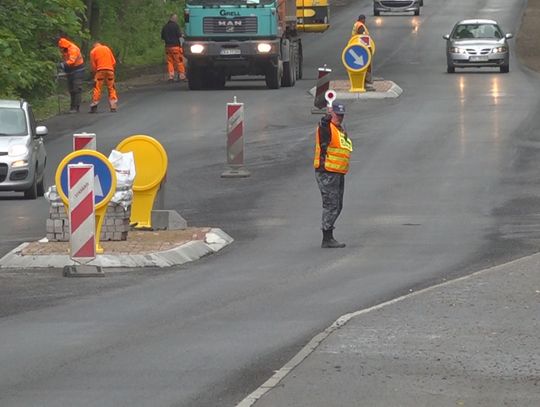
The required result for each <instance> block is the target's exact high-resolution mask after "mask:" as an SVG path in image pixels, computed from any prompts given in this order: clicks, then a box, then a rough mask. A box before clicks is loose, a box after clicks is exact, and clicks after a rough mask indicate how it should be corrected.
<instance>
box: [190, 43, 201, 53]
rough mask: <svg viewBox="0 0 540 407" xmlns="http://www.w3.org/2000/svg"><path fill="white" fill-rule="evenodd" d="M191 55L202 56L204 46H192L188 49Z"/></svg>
mask: <svg viewBox="0 0 540 407" xmlns="http://www.w3.org/2000/svg"><path fill="white" fill-rule="evenodd" d="M190 50H191V53H192V54H202V53H203V51H204V45H202V44H193V45H192V46H191V48H190Z"/></svg>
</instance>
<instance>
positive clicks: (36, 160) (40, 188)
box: [0, 100, 48, 199]
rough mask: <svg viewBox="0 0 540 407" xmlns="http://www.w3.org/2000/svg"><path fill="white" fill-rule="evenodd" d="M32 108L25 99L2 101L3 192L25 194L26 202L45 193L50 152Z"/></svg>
mask: <svg viewBox="0 0 540 407" xmlns="http://www.w3.org/2000/svg"><path fill="white" fill-rule="evenodd" d="M47 132H48V131H47V127H45V126H36V123H35V119H34V114H33V112H32V108H31V107H30V105H29V104H28V102H26V101H24V100H0V191H20V192H24V197H25V198H26V199H36V198H37V197H38V196H43V194H44V193H45V185H44V182H45V175H44V174H45V165H46V163H47V153H46V151H45V146H44V145H43V136H45V135H47Z"/></svg>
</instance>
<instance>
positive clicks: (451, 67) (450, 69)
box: [446, 65, 456, 73]
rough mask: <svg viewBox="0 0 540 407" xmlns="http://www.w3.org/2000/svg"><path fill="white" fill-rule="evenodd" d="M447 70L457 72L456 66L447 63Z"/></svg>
mask: <svg viewBox="0 0 540 407" xmlns="http://www.w3.org/2000/svg"><path fill="white" fill-rule="evenodd" d="M446 72H447V73H455V72H456V68H454V67H453V66H452V65H447V66H446Z"/></svg>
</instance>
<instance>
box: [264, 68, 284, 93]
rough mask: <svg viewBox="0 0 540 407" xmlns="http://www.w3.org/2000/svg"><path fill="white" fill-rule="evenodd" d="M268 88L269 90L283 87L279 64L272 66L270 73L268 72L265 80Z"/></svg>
mask: <svg viewBox="0 0 540 407" xmlns="http://www.w3.org/2000/svg"><path fill="white" fill-rule="evenodd" d="M264 79H265V80H266V86H267V87H268V89H279V88H280V86H281V78H280V77H279V64H278V65H277V66H273V65H271V66H270V68H269V69H268V71H266V75H265V78H264Z"/></svg>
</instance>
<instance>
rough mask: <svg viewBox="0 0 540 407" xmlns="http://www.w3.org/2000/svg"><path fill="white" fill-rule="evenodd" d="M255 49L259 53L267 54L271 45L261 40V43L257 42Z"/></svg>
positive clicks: (270, 49)
mask: <svg viewBox="0 0 540 407" xmlns="http://www.w3.org/2000/svg"><path fill="white" fill-rule="evenodd" d="M257 50H258V51H259V52H260V53H261V54H267V53H269V52H270V51H272V45H270V44H268V43H266V42H261V43H259V44H257Z"/></svg>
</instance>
